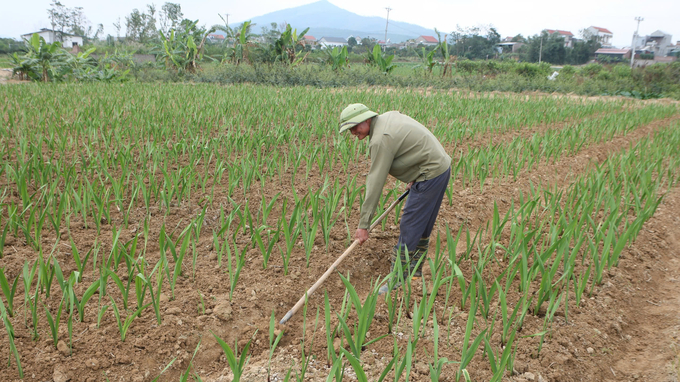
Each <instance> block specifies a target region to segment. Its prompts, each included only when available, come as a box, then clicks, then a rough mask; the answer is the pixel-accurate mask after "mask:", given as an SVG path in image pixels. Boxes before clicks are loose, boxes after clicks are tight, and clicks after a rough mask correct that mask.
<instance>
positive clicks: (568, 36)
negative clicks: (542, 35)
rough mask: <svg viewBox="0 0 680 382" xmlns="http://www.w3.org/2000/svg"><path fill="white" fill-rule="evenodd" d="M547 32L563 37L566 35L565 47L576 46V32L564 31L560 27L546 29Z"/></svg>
mask: <svg viewBox="0 0 680 382" xmlns="http://www.w3.org/2000/svg"><path fill="white" fill-rule="evenodd" d="M545 31H546V32H548V34H558V35H560V36H561V37H564V47H565V48H573V47H574V41H573V39H574V34H573V33H571V32H569V31H562V30H559V29H546V30H545Z"/></svg>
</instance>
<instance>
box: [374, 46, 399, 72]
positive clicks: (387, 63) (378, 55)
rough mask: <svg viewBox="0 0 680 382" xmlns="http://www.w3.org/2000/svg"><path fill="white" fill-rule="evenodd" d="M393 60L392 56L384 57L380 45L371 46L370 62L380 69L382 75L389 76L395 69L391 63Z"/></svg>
mask: <svg viewBox="0 0 680 382" xmlns="http://www.w3.org/2000/svg"><path fill="white" fill-rule="evenodd" d="M393 59H394V55H393V54H392V55H390V56H388V55H385V54H383V52H382V51H381V50H380V45H377V44H376V45H375V46H373V60H372V62H373V63H374V64H375V65H376V66H377V67H378V69H380V71H381V72H383V74H389V72H391V71H392V70H394V68H396V65H394V64H393V63H392V60H393Z"/></svg>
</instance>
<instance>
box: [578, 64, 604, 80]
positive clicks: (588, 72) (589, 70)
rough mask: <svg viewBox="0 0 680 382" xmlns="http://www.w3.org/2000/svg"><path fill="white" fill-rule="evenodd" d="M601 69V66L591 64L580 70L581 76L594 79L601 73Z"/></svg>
mask: <svg viewBox="0 0 680 382" xmlns="http://www.w3.org/2000/svg"><path fill="white" fill-rule="evenodd" d="M602 69H603V67H602V65H600V64H597V63H591V64H588V65H586V66H584V67H583V68H581V74H582V75H584V76H588V77H594V76H595V75H597V73H599V72H601V71H602Z"/></svg>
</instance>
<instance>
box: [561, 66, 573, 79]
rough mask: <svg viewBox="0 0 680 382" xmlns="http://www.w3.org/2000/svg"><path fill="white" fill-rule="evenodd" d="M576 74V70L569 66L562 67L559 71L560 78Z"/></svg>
mask: <svg viewBox="0 0 680 382" xmlns="http://www.w3.org/2000/svg"><path fill="white" fill-rule="evenodd" d="M575 73H576V68H574V67H573V66H571V65H564V66H563V67H562V69H560V76H565V77H571V76H573V75H574V74H575Z"/></svg>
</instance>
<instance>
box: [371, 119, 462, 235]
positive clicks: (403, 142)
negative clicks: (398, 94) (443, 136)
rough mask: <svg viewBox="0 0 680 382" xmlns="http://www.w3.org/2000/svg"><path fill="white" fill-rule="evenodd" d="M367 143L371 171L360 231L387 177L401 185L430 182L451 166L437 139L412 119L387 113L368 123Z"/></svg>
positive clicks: (449, 159) (375, 204)
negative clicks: (397, 180) (369, 125)
mask: <svg viewBox="0 0 680 382" xmlns="http://www.w3.org/2000/svg"><path fill="white" fill-rule="evenodd" d="M368 136H369V139H370V142H369V144H368V148H369V153H370V156H371V169H370V171H369V172H368V176H367V177H366V198H365V199H364V204H363V205H362V206H361V218H360V220H359V228H363V229H368V227H370V224H371V219H372V218H373V215H374V214H375V208H376V206H377V205H378V201H379V200H380V195H381V194H382V189H383V187H384V186H385V181H386V180H387V174H390V175H392V176H393V177H395V178H397V179H399V180H400V181H402V182H404V183H409V182H414V181H415V182H421V181H424V180H430V179H433V178H436V177H437V176H439V175H441V174H443V173H444V172H445V171H446V170H448V168H449V167H451V157H449V156H448V154H446V151H445V150H444V147H442V145H441V143H439V140H437V138H436V137H435V136H434V134H432V132H430V130H428V129H427V128H426V127H425V126H423V125H421V124H420V123H419V122H418V121H416V120H414V119H413V118H411V117H409V116H406V115H403V114H401V113H399V112H398V111H389V112H387V113H384V114H381V115H379V116H377V117H374V118H373V120H372V121H371V130H370V132H369V135H368Z"/></svg>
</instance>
